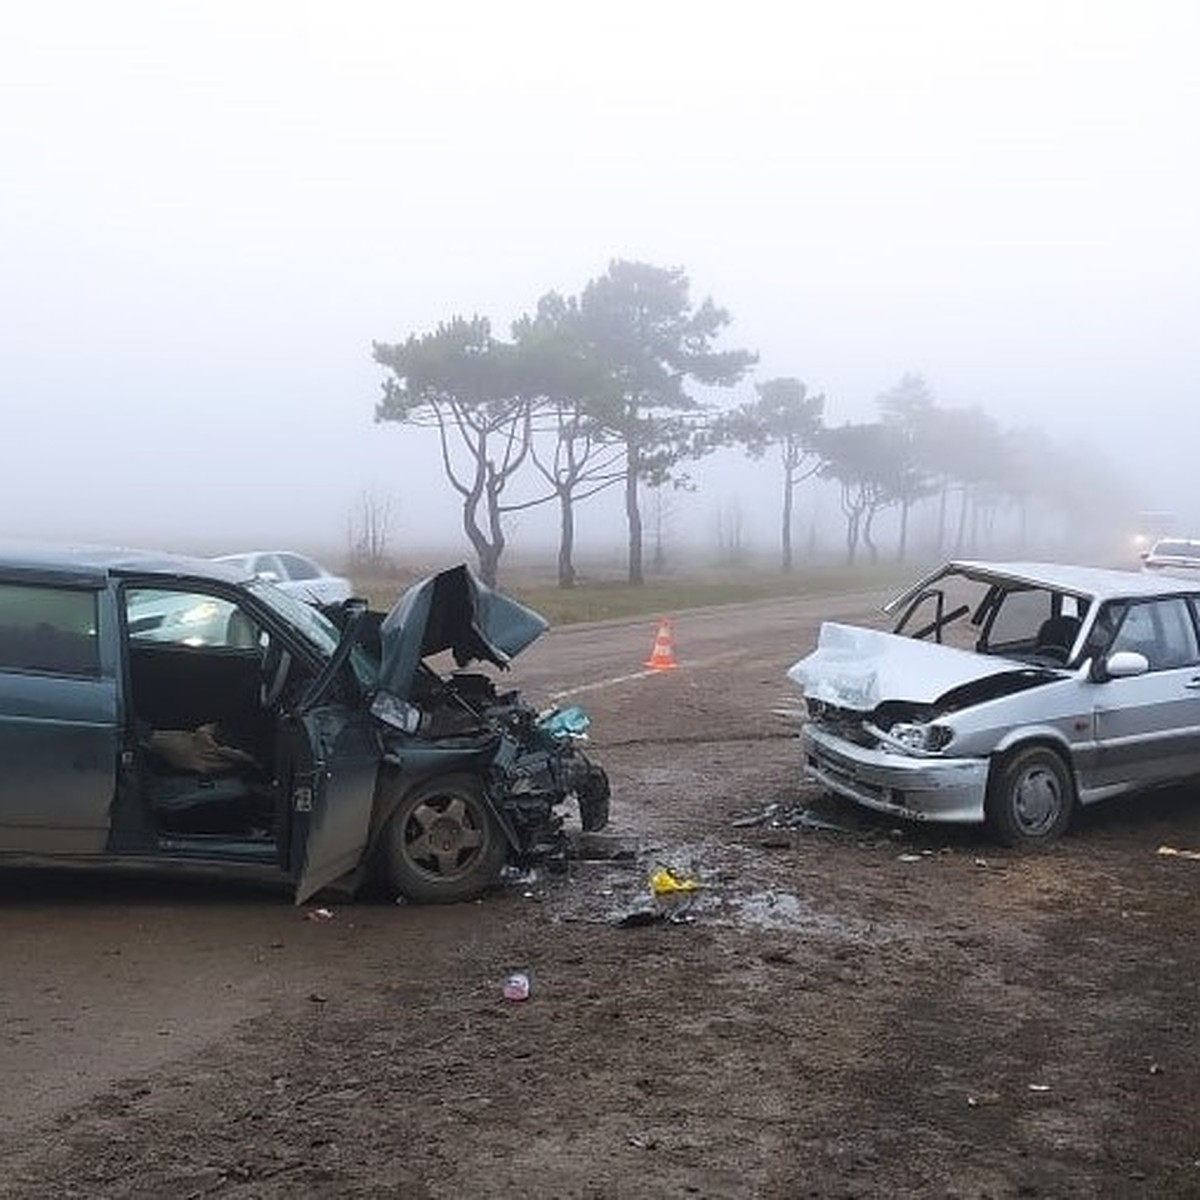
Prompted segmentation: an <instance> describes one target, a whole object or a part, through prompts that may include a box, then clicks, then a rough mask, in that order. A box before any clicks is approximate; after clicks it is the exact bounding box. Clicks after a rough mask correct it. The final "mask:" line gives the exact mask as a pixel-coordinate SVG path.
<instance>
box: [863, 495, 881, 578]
mask: <svg viewBox="0 0 1200 1200" xmlns="http://www.w3.org/2000/svg"><path fill="white" fill-rule="evenodd" d="M878 511H879V510H878V509H877V508H876V507H875V505H873V504H872V505H871V506H870V507H868V509H867V516H866V520H864V521H863V526H862V540H863V545H864V546H866V548H867V557H868V558H870V560H871V562H872V563H876V562H878V561H879V550H878V549H877V548H876V546H875V542H874V541H873V540H872V538H871V526H872V525H873V524H874V523H875V514H876V513H877V512H878Z"/></svg>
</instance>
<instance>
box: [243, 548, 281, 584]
mask: <svg viewBox="0 0 1200 1200" xmlns="http://www.w3.org/2000/svg"><path fill="white" fill-rule="evenodd" d="M251 569H252V570H253V572H254V574H255V575H265V576H267V577H268V578H274V579H285V578H286V576H285V575H284V572H283V566H282V565H281V564H280V562H279V559H277V558H276V557H275V555H273V554H257V555H255V556H254V561H253V566H252V568H251Z"/></svg>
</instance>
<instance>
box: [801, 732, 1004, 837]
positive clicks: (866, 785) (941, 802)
mask: <svg viewBox="0 0 1200 1200" xmlns="http://www.w3.org/2000/svg"><path fill="white" fill-rule="evenodd" d="M800 747H801V751H802V753H803V755H804V768H805V773H806V774H807V775H808V776H809V778H811V779H814V780H816V782H817V783H819V784H821V786H822V787H824V788H827V789H828V790H829V791H831V792H835V793H836V794H837V795H839V796H845V797H846V798H847V799H848V800H853V801H855V802H856V803H858V804H861V805H863V806H864V807H866V808H873V809H875V810H876V811H877V812H882V813H888V814H890V815H891V816H894V817H904V818H906V819H908V820H914V821H962V822H975V823H979V822H982V821H983V819H984V800H985V798H986V795H987V776H988V761H987V759H981V758H924V757H923V758H915V757H911V758H910V757H909V756H907V755H904V754H898V753H896V752H895V751H893V750H885V749H877V748H872V747H867V746H859V745H856V744H855V743H853V742H848V741H846V740H845V739H844V738H840V737H838V736H837V735H835V734H832V733H830V732H829V731H828V730H826V729H822V728H821V727H820V726H819V725H817V724H815V723H814V722H811V721H810V722H809V723H807V724H806V725H804V726H803V728H802V729H801V731H800Z"/></svg>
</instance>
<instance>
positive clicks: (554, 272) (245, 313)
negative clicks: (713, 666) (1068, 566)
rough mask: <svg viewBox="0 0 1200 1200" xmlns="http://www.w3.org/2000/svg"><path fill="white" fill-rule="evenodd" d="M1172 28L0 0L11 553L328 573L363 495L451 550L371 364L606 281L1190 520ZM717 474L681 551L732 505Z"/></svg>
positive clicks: (832, 388)
mask: <svg viewBox="0 0 1200 1200" xmlns="http://www.w3.org/2000/svg"><path fill="white" fill-rule="evenodd" d="M1198 34H1200V8H1198V7H1197V6H1196V5H1194V4H1192V3H1190V2H1188V0H1180V2H1178V3H1168V2H1154V0H1148V2H1143V3H1140V4H1137V5H1134V4H1130V3H1127V2H1124V0H1122V2H1120V3H1111V2H1105V0H1091V2H1079V3H1067V2H1065V0H1037V2H1033V3H1020V2H1010V3H1008V4H1005V5H995V4H990V3H982V2H981V3H974V2H972V0H947V2H946V3H931V2H928V0H926V2H921V3H915V2H910V0H905V2H903V3H894V2H889V0H878V2H865V0H860V2H857V3H856V2H854V0H850V2H843V3H839V4H836V5H830V4H827V3H804V2H801V3H797V4H794V5H791V6H785V5H778V4H776V3H774V2H773V0H771V2H766V3H758V2H754V0H750V2H748V3H743V4H739V5H715V4H704V3H697V2H696V0H692V2H691V3H676V2H674V0H665V2H664V0H658V2H656V3H653V4H647V3H645V2H644V0H643V2H642V3H639V4H634V3H628V2H624V0H616V2H613V0H610V2H608V3H606V4H604V5H584V4H562V3H548V2H547V3H537V2H532V0H512V2H510V3H508V4H503V5H498V4H494V3H487V4H482V3H480V4H475V3H461V4H454V3H445V4H440V5H431V4H402V3H392V2H386V0H380V2H369V3H363V2H354V0H345V2H339V3H336V4H335V3H332V2H331V3H296V2H287V3H284V2H282V0H279V2H274V0H270V2H268V0H259V2H256V0H238V2H236V3H234V2H228V0H207V2H204V3H201V2H196V3H179V4H162V3H160V2H157V0H145V2H140V3H139V2H136V0H109V2H107V3H104V4H92V3H88V2H84V0H80V2H63V3H58V2H55V0H45V2H42V3H39V4H36V5H32V4H31V5H21V6H9V10H8V12H7V14H6V15H5V17H4V25H3V30H2V36H0V104H2V105H3V112H4V119H3V122H2V123H0V162H2V163H3V167H4V186H3V187H2V188H0V264H2V270H0V306H2V312H0V316H2V321H0V339H2V347H0V396H2V397H3V401H2V402H3V405H4V425H3V429H4V436H3V441H2V443H0V445H2V446H3V449H2V451H0V462H2V463H3V470H2V472H0V503H2V506H3V509H2V510H3V512H4V514H5V515H4V518H3V529H0V533H3V534H34V535H42V534H49V535H54V536H73V537H87V538H102V539H110V540H123V541H129V540H142V541H154V542H155V543H156V544H167V545H170V544H195V543H197V542H198V541H199V542H203V543H211V544H212V545H213V548H214V549H237V548H239V546H245V545H247V544H249V543H254V544H263V543H303V544H305V545H307V546H317V545H330V546H340V545H342V544H343V543H344V541H345V530H346V524H347V521H348V519H349V516H350V513H351V511H352V510H353V509H354V507H355V506H356V504H357V502H358V499H359V498H360V497H361V496H362V494H363V492H364V490H370V491H372V492H373V493H374V494H375V495H377V496H383V497H387V498H388V499H389V500H390V501H391V502H392V504H393V510H394V516H393V528H394V530H395V538H396V540H397V541H399V542H401V543H404V542H413V543H416V542H427V541H430V540H433V539H434V538H437V537H446V538H451V539H454V538H456V536H457V530H458V528H459V518H458V509H457V504H456V501H455V497H454V495H453V494H452V493H451V491H450V490H449V488H448V487H447V485H446V484H445V483H444V481H443V480H442V479H441V475H440V471H439V470H438V469H437V466H436V464H435V463H434V462H433V460H432V456H431V454H430V453H429V445H428V442H426V441H423V440H422V439H421V438H420V436H419V435H417V434H415V433H412V432H410V431H407V430H404V429H403V428H401V427H398V426H394V425H381V426H377V425H375V424H374V423H373V419H372V418H373V406H374V403H375V401H376V399H377V397H378V392H379V383H380V380H381V373H380V371H379V369H378V368H377V367H376V366H375V365H374V363H373V362H372V360H371V342H372V340H373V339H377V340H382V341H398V340H401V339H403V338H404V337H406V336H407V335H408V334H409V333H411V332H424V331H427V330H430V329H432V328H434V327H435V326H436V324H437V323H438V322H439V321H440V320H442V319H445V318H447V317H449V316H451V315H453V314H455V313H463V314H467V315H469V314H472V313H481V314H483V315H486V316H488V317H490V318H491V320H492V321H493V325H494V327H495V329H496V331H497V332H498V333H499V334H501V335H504V334H506V333H507V327H508V323H509V322H510V321H511V320H512V319H513V318H515V317H516V316H518V315H519V314H521V313H522V312H525V311H528V310H530V309H532V308H533V306H534V305H535V304H536V301H537V299H538V297H539V296H540V295H541V294H542V293H544V292H545V291H548V290H550V289H557V290H559V291H562V292H565V293H577V292H578V291H579V290H580V289H582V288H583V286H584V285H585V284H586V283H587V281H588V280H589V279H590V278H592V277H594V276H596V275H599V274H601V273H603V271H604V270H605V269H606V267H607V265H608V262H609V260H610V259H612V258H617V257H620V258H630V259H641V260H645V261H648V262H651V263H654V264H656V265H660V266H678V267H682V268H683V269H684V270H685V271H686V272H687V273H688V275H689V277H690V279H691V281H692V287H693V294H694V297H695V298H696V300H697V301H698V300H699V299H701V298H702V297H703V296H705V295H711V296H712V297H713V298H714V299H715V300H716V301H717V303H719V304H721V305H723V306H725V307H726V308H728V309H729V310H730V313H731V315H732V317H733V324H732V325H731V327H730V328H729V330H728V331H727V333H726V335H725V337H724V338H723V339H722V343H721V344H722V346H723V347H728V348H735V347H746V348H749V349H753V350H756V351H758V352H759V354H760V356H761V359H760V364H759V366H758V368H757V372H756V378H757V379H759V380H762V379H766V378H770V377H773V376H778V375H794V376H798V377H800V378H801V379H803V380H805V381H806V382H807V383H808V385H809V386H810V388H812V389H814V390H818V391H823V392H824V393H825V394H826V395H827V397H828V398H829V406H828V410H827V417H828V419H829V420H831V421H835V422H836V421H843V420H851V419H865V418H869V417H872V416H874V415H875V409H874V398H875V397H876V396H877V394H878V393H879V392H881V391H883V390H885V389H886V388H888V387H890V386H892V385H893V384H894V383H895V382H896V381H897V380H898V379H899V377H900V376H901V375H902V374H903V373H904V372H906V371H919V372H922V373H923V374H924V376H925V378H926V381H927V382H928V384H929V386H930V387H931V388H932V390H933V392H934V394H935V396H936V398H937V400H938V401H939V403H941V404H942V405H947V406H949V405H976V404H978V405H982V406H983V407H985V408H987V409H988V410H989V411H990V412H991V413H992V414H993V415H994V416H995V417H996V418H997V419H998V420H999V421H1000V422H1001V423H1002V424H1003V425H1005V426H1010V425H1011V426H1019V425H1024V424H1027V423H1030V422H1033V423H1036V424H1038V425H1040V426H1042V427H1043V428H1045V429H1046V430H1047V431H1048V432H1049V434H1050V435H1051V436H1053V437H1054V438H1055V439H1056V440H1060V441H1069V440H1071V439H1073V438H1075V437H1079V438H1080V442H1079V444H1080V452H1081V453H1094V452H1096V451H1097V450H1098V451H1102V452H1103V453H1105V454H1107V455H1109V456H1111V457H1112V458H1113V459H1114V460H1118V461H1121V462H1123V463H1124V464H1125V465H1126V469H1127V470H1128V472H1129V473H1130V474H1131V476H1132V477H1133V478H1134V479H1135V480H1136V481H1138V482H1139V483H1140V490H1141V498H1142V500H1143V503H1144V505H1145V506H1146V507H1160V508H1165V507H1174V508H1178V509H1182V510H1185V511H1192V512H1195V513H1196V517H1195V519H1196V520H1198V521H1200V504H1198V503H1196V501H1195V500H1193V499H1192V492H1193V483H1192V479H1193V474H1194V471H1193V467H1192V448H1191V447H1192V444H1193V443H1194V442H1195V441H1196V440H1197V432H1198V429H1200V415H1197V414H1198V413H1200V404H1198V403H1197V401H1198V399H1200V387H1198V384H1200V339H1198V338H1197V335H1196V330H1197V328H1200V235H1198V233H1197V213H1200V167H1198V166H1197V156H1196V153H1195V142H1196V134H1195V122H1196V116H1197V113H1200V73H1197V72H1196V70H1195V67H1194V61H1193V60H1194V55H1195V49H1196V46H1197V35H1198ZM742 393H743V395H748V385H747V387H746V388H743V389H742ZM726 466H728V464H726ZM759 474H760V475H761V473H759ZM701 484H702V486H701V489H700V491H699V492H697V493H696V494H695V495H694V496H693V497H692V504H693V506H694V512H695V514H696V516H695V521H696V522H697V523H698V524H705V523H707V522H708V521H709V520H710V518H711V513H712V512H713V511H715V509H716V508H717V507H719V506H720V505H722V504H724V503H727V502H728V499H729V497H731V496H732V495H734V493H735V492H736V491H737V490H738V484H737V483H736V481H735V480H734V479H733V478H732V477H731V475H730V472H729V471H728V470H727V469H718V468H716V467H712V468H709V469H707V471H706V473H701ZM743 486H744V487H746V488H748V485H743ZM766 487H767V485H762V486H761V487H758V488H755V489H751V490H747V492H746V498H745V503H746V504H747V505H748V506H750V510H751V511H750V515H752V516H755V519H756V520H757V519H759V515H760V516H761V520H762V521H763V522H765V525H764V529H763V533H762V540H763V541H764V542H769V541H770V540H771V539H772V538H773V537H774V526H775V519H776V518H775V507H776V501H775V494H774V492H775V488H774V484H773V482H772V483H771V484H770V485H769V490H766ZM759 504H761V510H760V509H759V508H756V507H754V506H756V505H759ZM603 512H605V510H604V509H600V510H597V514H598V515H597V516H593V517H589V516H586V515H581V518H580V541H581V543H582V544H584V545H586V543H587V542H588V540H589V539H592V538H595V537H597V536H598V532H599V531H598V522H599V521H600V516H599V514H600V513H603ZM755 514H759V515H755ZM604 520H605V521H608V522H609V529H610V532H612V533H614V534H615V536H617V537H618V538H619V526H618V523H617V520H616V513H615V511H614V512H613V513H612V514H611V519H610V517H604ZM537 528H538V519H537V518H532V517H530V518H524V519H523V525H522V528H520V529H519V530H518V532H517V535H516V536H517V538H518V540H519V539H520V537H522V536H532V532H533V531H534V530H536V529H537Z"/></svg>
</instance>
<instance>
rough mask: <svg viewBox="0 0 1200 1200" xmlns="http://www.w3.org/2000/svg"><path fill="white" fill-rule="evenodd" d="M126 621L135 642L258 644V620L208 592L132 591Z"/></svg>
mask: <svg viewBox="0 0 1200 1200" xmlns="http://www.w3.org/2000/svg"><path fill="white" fill-rule="evenodd" d="M125 620H126V627H127V628H128V630H129V636H130V638H132V639H133V640H135V641H146V642H170V643H174V644H175V645H179V646H223V647H227V648H230V649H248V648H249V647H252V646H257V645H258V637H259V630H258V626H257V623H256V622H255V621H254V619H253V618H252V617H250V616H249V615H248V614H247V613H246V612H244V611H243V610H242V609H240V608H239V607H238V606H237V605H236V604H234V603H233V601H231V600H227V599H225V597H223V596H214V595H211V594H209V593H207V592H195V591H174V590H170V589H166V588H138V587H133V588H128V589H126V592H125Z"/></svg>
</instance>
